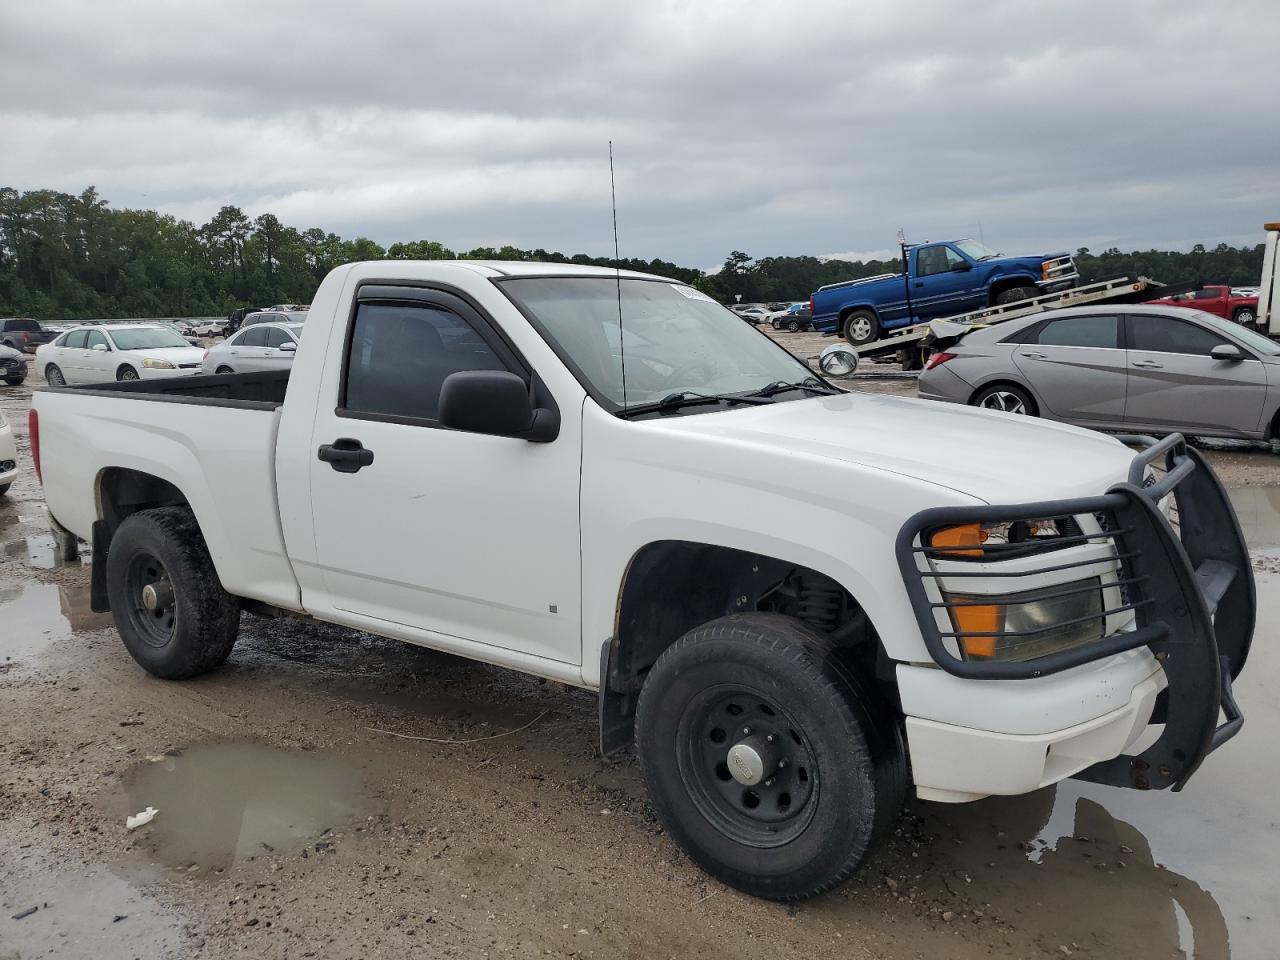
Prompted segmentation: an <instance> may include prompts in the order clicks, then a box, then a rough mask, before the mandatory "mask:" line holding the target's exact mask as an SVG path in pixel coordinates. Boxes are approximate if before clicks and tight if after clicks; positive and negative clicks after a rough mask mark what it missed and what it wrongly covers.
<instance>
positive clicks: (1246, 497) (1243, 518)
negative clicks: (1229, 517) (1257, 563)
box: [1227, 487, 1280, 553]
mask: <svg viewBox="0 0 1280 960" xmlns="http://www.w3.org/2000/svg"><path fill="white" fill-rule="evenodd" d="M1227 493H1228V494H1230V496H1231V504H1232V506H1234V507H1235V509H1236V516H1237V517H1239V518H1240V527H1241V529H1242V530H1244V538H1245V540H1246V541H1247V542H1248V544H1249V549H1250V550H1258V551H1265V552H1268V553H1270V552H1273V551H1276V550H1280V487H1236V488H1235V489H1233V490H1228V491H1227Z"/></svg>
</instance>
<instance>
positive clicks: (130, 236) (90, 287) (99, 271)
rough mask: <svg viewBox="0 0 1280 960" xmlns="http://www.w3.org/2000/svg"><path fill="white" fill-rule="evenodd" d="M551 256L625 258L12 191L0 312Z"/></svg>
mask: <svg viewBox="0 0 1280 960" xmlns="http://www.w3.org/2000/svg"><path fill="white" fill-rule="evenodd" d="M456 258H462V259H473V260H542V261H547V262H553V263H575V264H582V265H593V266H612V265H613V262H614V261H613V259H612V258H611V257H592V256H589V255H587V254H582V253H579V254H563V253H560V252H558V251H548V250H544V249H541V248H538V249H532V250H522V249H518V248H516V247H511V246H504V247H501V248H497V249H494V248H491V247H478V248H476V249H473V250H453V249H450V248H449V247H447V246H445V245H444V244H443V243H441V242H439V241H436V240H414V241H408V242H401V243H393V244H391V245H390V246H388V247H383V246H382V245H380V244H378V243H375V242H374V241H373V240H370V239H368V238H367V237H356V238H354V239H350V240H344V239H343V238H341V237H339V236H338V235H337V234H334V233H331V232H327V231H325V230H323V229H321V228H319V227H309V228H306V229H299V228H297V227H293V226H286V225H284V224H283V223H281V222H280V220H279V218H277V217H276V216H274V215H273V214H270V213H264V214H262V215H261V216H258V217H256V218H253V219H250V218H249V217H248V216H247V215H246V214H245V213H244V211H243V210H241V209H240V208H239V207H235V206H225V207H223V208H222V209H221V210H219V211H218V212H217V214H215V215H214V217H213V218H212V219H211V220H210V221H209V222H208V223H206V224H204V225H202V226H196V225H195V224H193V223H191V222H189V221H186V220H179V219H177V218H175V217H172V216H169V215H167V214H161V213H157V212H156V211H154V210H130V209H116V208H113V207H111V206H110V205H109V204H108V203H107V201H105V200H103V199H102V198H101V197H100V196H99V195H98V192H97V190H96V189H94V188H93V187H89V188H87V189H86V190H84V191H82V192H81V193H80V194H79V195H72V194H68V193H61V192H58V191H55V190H29V191H25V192H20V191H18V190H15V189H13V188H11V187H0V316H30V317H36V318H37V319H42V320H62V319H91V318H110V317H138V316H219V315H225V314H226V313H229V312H230V311H231V310H233V309H235V308H237V307H242V306H263V305H267V304H271V303H277V302H289V303H295V302H296V303H306V302H310V300H311V298H312V295H313V294H314V293H315V290H316V287H317V286H318V285H319V283H320V281H321V280H322V279H323V278H324V276H325V274H326V273H328V272H329V271H330V270H332V269H333V268H334V267H336V266H338V265H340V264H343V263H351V262H353V261H356V260H381V259H415V260H417V259H423V260H449V259H456ZM1076 262H1077V264H1078V265H1079V267H1080V272H1081V274H1082V276H1083V277H1084V278H1085V279H1101V278H1104V277H1111V276H1118V275H1122V274H1143V275H1146V276H1149V277H1153V278H1155V279H1158V280H1163V281H1165V282H1174V281H1182V280H1203V281H1206V282H1215V281H1216V282H1223V283H1233V284H1245V283H1256V282H1257V280H1258V277H1259V275H1260V274H1261V271H1262V245H1261V244H1259V245H1258V246H1256V247H1249V248H1235V247H1230V246H1226V245H1219V246H1217V247H1215V248H1214V249H1212V250H1206V249H1205V248H1204V247H1202V246H1198V245H1197V246H1196V247H1194V248H1193V249H1192V250H1191V252H1189V253H1177V252H1171V251H1160V250H1148V251H1140V252H1133V253H1122V252H1121V251H1119V250H1116V249H1111V250H1107V251H1105V252H1103V253H1101V254H1093V253H1091V252H1090V251H1088V250H1087V249H1083V248H1082V249H1081V250H1078V251H1077V253H1076ZM620 266H622V267H623V268H624V269H628V270H641V271H645V272H648V273H655V274H659V275H661V276H667V277H671V278H672V279H675V280H680V281H683V282H685V283H692V284H694V285H696V286H697V287H698V288H699V289H701V290H703V291H704V292H706V293H708V294H710V295H711V296H713V297H715V298H716V299H718V300H720V301H722V302H724V303H733V302H734V300H735V299H736V298H738V297H740V298H741V300H742V301H743V302H757V301H791V300H803V299H806V298H807V297H808V296H809V294H810V293H812V292H813V291H814V290H816V289H817V288H818V287H820V286H822V285H824V284H827V283H836V282H839V281H841V280H852V279H858V278H862V277H869V276H874V275H876V274H881V273H890V272H894V271H896V270H898V269H899V268H900V264H899V262H898V261H897V260H896V259H893V260H884V261H880V260H869V261H857V262H849V261H841V260H826V259H820V258H818V257H811V256H803V257H764V258H761V259H758V260H757V259H753V258H752V257H751V256H749V255H748V254H746V253H743V252H741V251H737V250H735V251H733V252H732V253H730V254H729V256H728V257H726V259H725V262H724V265H723V266H722V268H721V269H719V270H718V271H715V272H713V273H706V272H704V271H702V270H698V269H694V268H691V267H682V266H680V265H678V264H675V263H672V262H670V261H667V260H660V259H655V260H642V259H636V258H629V259H623V260H622V261H621V262H620Z"/></svg>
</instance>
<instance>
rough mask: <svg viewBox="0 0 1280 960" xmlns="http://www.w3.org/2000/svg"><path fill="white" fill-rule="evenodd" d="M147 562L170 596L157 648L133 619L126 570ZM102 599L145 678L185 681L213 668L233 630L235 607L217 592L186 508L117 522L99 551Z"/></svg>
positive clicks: (139, 609) (137, 611)
mask: <svg viewBox="0 0 1280 960" xmlns="http://www.w3.org/2000/svg"><path fill="white" fill-rule="evenodd" d="M147 558H153V559H155V560H157V561H159V563H160V564H161V565H162V567H161V569H162V570H163V571H164V572H165V573H167V575H168V582H169V583H170V584H171V585H172V590H173V598H174V599H173V611H174V616H173V628H172V636H171V638H170V639H169V640H168V641H167V642H165V643H157V642H156V641H155V637H154V635H152V634H150V633H148V631H147V629H146V628H145V627H143V626H141V625H140V624H141V623H142V621H141V620H139V619H138V618H139V617H141V616H145V615H148V613H149V611H147V610H145V609H144V608H143V606H142V602H141V598H140V596H139V595H138V593H137V591H136V590H133V589H131V586H130V583H131V580H133V579H135V578H134V577H133V576H131V572H130V571H131V567H132V566H133V565H134V564H135V563H145V562H146V559H147ZM106 580H107V596H108V598H109V599H110V602H111V615H112V617H113V619H114V620H115V624H116V629H117V630H118V631H119V632H120V636H121V638H122V639H123V640H124V645H125V648H126V649H127V650H128V651H129V653H130V655H131V656H132V657H133V659H134V660H136V661H137V662H138V663H139V665H141V666H142V667H143V669H145V670H146V671H147V672H148V673H151V674H154V675H155V676H157V677H162V678H164V679H166V680H186V679H187V678H189V677H194V676H197V675H199V674H202V673H206V672H208V671H209V670H212V669H214V668H215V667H218V666H220V665H221V664H222V663H223V661H225V660H226V659H227V656H228V655H229V654H230V653H231V648H232V647H233V646H234V645H235V642H236V635H237V634H238V633H239V631H240V604H239V602H238V601H237V600H236V598H235V597H233V596H231V595H230V594H229V593H227V591H226V590H224V589H223V588H222V584H221V583H220V582H219V580H218V573H217V571H216V570H215V569H214V566H213V560H212V559H211V558H210V556H209V549H208V547H206V546H205V542H204V537H203V535H202V534H201V533H200V526H199V524H197V523H196V519H195V517H194V516H193V515H192V513H191V511H190V510H189V509H187V508H186V507H157V508H155V509H153V510H142V511H140V512H138V513H135V514H132V515H130V516H129V517H127V518H126V519H125V521H124V522H123V523H122V524H120V527H119V528H118V529H117V530H116V532H115V536H113V537H112V538H111V544H110V547H109V549H108V552H107V576H106Z"/></svg>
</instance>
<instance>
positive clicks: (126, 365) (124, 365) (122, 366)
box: [116, 363, 138, 378]
mask: <svg viewBox="0 0 1280 960" xmlns="http://www.w3.org/2000/svg"><path fill="white" fill-rule="evenodd" d="M124 370H132V371H133V372H134V373H137V372H138V370H137V367H135V366H134V365H133V364H132V363H122V364H120V366H118V367H116V377H117V378H119V376H120V373H121V372H122V371H124Z"/></svg>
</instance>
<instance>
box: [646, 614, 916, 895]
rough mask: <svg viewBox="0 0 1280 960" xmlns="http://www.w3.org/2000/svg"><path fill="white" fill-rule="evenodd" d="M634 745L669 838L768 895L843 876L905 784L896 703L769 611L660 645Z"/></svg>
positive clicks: (891, 813) (817, 889) (739, 884)
mask: <svg viewBox="0 0 1280 960" xmlns="http://www.w3.org/2000/svg"><path fill="white" fill-rule="evenodd" d="M636 748H637V753H638V755H639V760H640V768H641V772H642V774H643V776H644V780H645V785H646V787H647V788H648V791H649V796H650V798H651V800H652V801H653V805H654V807H655V808H656V810H657V813H658V816H659V817H660V818H661V820H662V822H663V824H664V825H665V826H666V828H667V830H668V831H669V832H670V833H671V835H672V837H673V838H674V839H675V840H676V842H678V843H679V844H680V845H681V847H683V848H684V850H685V851H686V852H687V853H688V854H689V856H690V857H692V858H693V859H694V860H695V861H696V862H697V863H698V864H699V866H701V867H702V869H704V870H706V871H707V872H708V873H709V874H711V875H712V876H714V877H716V878H717V879H718V880H721V881H723V882H724V883H727V884H729V885H730V886H732V887H736V888H737V889H739V890H742V891H744V892H746V893H749V894H752V895H754V896H759V897H766V898H769V899H773V900H798V899H801V898H803V897H809V896H814V895H816V894H818V893H821V892H823V891H825V890H829V889H830V888H832V887H834V886H835V885H837V884H838V883H840V882H841V881H843V880H844V879H846V878H847V877H848V876H849V875H850V874H851V873H853V871H854V870H855V869H857V867H858V865H859V863H861V861H862V858H863V857H864V856H865V855H866V852H867V850H868V849H869V847H870V846H871V843H872V840H873V839H874V838H875V837H876V836H877V835H878V834H879V833H880V832H881V831H882V830H884V829H885V828H886V827H887V826H888V825H889V824H890V823H892V821H893V819H894V818H895V817H896V815H897V813H898V811H899V809H900V808H901V805H902V799H903V794H904V791H905V764H904V760H903V749H902V739H901V735H900V733H899V729H898V726H897V723H896V722H895V720H894V718H893V716H892V714H891V713H890V712H889V711H888V709H887V708H885V707H883V706H882V705H881V704H880V702H879V701H878V699H877V698H876V697H875V696H874V695H873V692H872V691H871V690H870V688H869V687H868V686H865V685H864V684H863V683H862V682H861V681H860V680H859V679H858V678H857V676H856V675H855V674H854V673H853V672H852V671H851V670H849V669H847V668H846V667H845V666H844V665H843V664H842V662H840V661H839V659H838V658H837V655H836V653H835V652H834V651H831V650H824V640H823V638H822V637H821V636H819V635H818V634H817V633H815V632H814V631H813V630H811V629H810V628H809V627H808V626H806V625H805V624H803V623H801V622H800V621H798V620H794V619H792V618H790V617H783V616H778V615H772V614H739V615H733V616H728V617H723V618H721V619H719V620H713V621H711V622H710V623H706V624H703V625H702V626H700V627H697V628H695V629H693V630H691V631H690V632H689V633H687V634H685V635H684V636H683V637H681V638H680V639H679V640H677V641H676V642H675V644H673V645H672V646H671V647H669V648H668V649H667V650H666V651H665V652H664V653H663V654H662V656H661V657H659V658H658V662H657V663H656V664H655V665H654V667H653V670H652V671H650V673H649V676H648V677H647V678H646V680H645V684H644V687H643V688H642V689H641V691H640V699H639V703H638V704H637V708H636Z"/></svg>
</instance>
